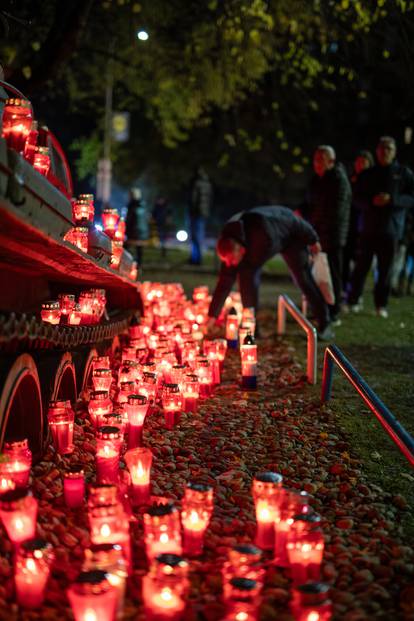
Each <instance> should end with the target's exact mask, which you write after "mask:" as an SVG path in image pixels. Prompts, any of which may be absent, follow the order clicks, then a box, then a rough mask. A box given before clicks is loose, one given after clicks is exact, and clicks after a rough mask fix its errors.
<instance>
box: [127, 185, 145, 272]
mask: <svg viewBox="0 0 414 621" xmlns="http://www.w3.org/2000/svg"><path fill="white" fill-rule="evenodd" d="M127 209H128V211H127V215H126V220H125V233H126V237H127V241H126V247H127V248H128V250H130V252H131V253H132V254H135V258H136V261H137V263H138V265H142V259H143V246H144V244H145V242H146V241H147V240H148V238H149V217H148V212H147V208H146V205H145V203H144V201H143V200H142V193H141V190H140V188H132V189H131V190H130V192H129V201H128V205H127Z"/></svg>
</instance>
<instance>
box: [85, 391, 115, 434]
mask: <svg viewBox="0 0 414 621" xmlns="http://www.w3.org/2000/svg"><path fill="white" fill-rule="evenodd" d="M88 412H89V416H90V418H91V421H92V424H93V425H94V427H95V428H97V427H101V426H102V418H103V416H104V415H105V414H111V413H112V401H111V399H110V398H109V395H108V393H107V391H106V390H96V391H94V392H92V393H91V396H90V399H89V404H88Z"/></svg>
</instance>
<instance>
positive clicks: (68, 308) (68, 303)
mask: <svg viewBox="0 0 414 621" xmlns="http://www.w3.org/2000/svg"><path fill="white" fill-rule="evenodd" d="M58 301H59V306H60V313H61V314H60V323H69V321H68V319H69V315H70V314H71V313H72V311H73V310H74V308H75V296H74V295H72V294H70V293H59V295H58Z"/></svg>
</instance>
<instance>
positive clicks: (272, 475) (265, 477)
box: [254, 472, 283, 483]
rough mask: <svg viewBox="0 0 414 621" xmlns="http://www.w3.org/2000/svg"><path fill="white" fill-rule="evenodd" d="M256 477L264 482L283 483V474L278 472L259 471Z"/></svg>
mask: <svg viewBox="0 0 414 621" xmlns="http://www.w3.org/2000/svg"><path fill="white" fill-rule="evenodd" d="M254 478H255V479H256V481H261V482H262V483H282V481H283V477H282V475H281V474H278V473H277V472H259V474H256V476H255V477H254Z"/></svg>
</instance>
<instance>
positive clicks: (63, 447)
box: [47, 401, 75, 455]
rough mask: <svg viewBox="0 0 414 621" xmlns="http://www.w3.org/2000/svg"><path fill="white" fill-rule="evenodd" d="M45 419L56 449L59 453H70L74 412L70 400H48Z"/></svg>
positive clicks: (71, 450)
mask: <svg viewBox="0 0 414 621" xmlns="http://www.w3.org/2000/svg"><path fill="white" fill-rule="evenodd" d="M47 420H48V424H49V427H50V431H51V432H52V438H53V445H54V447H55V449H56V451H57V452H58V453H59V454H60V455H67V454H69V453H72V452H73V449H74V445H73V424H74V421H75V413H74V411H73V410H72V407H71V405H70V401H49V408H48V411H47Z"/></svg>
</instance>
